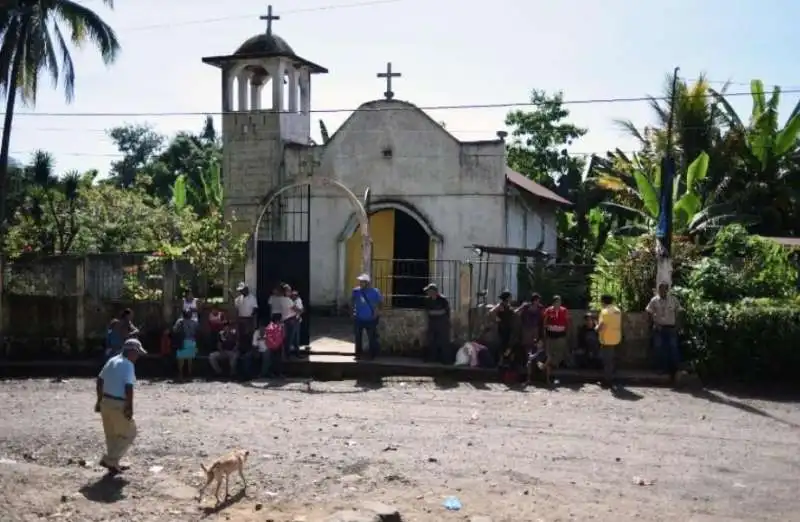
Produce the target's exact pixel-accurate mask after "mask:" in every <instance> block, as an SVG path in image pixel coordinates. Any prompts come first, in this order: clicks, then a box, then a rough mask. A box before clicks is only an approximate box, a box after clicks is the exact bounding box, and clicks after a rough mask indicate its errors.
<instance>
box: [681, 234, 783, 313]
mask: <svg viewBox="0 0 800 522" xmlns="http://www.w3.org/2000/svg"><path fill="white" fill-rule="evenodd" d="M796 283H797V269H796V268H795V265H794V263H793V262H792V260H791V256H790V253H789V252H788V251H787V250H786V249H784V248H783V247H781V246H780V245H778V244H777V243H775V242H774V241H770V240H769V239H764V238H762V237H759V236H752V235H750V234H748V233H747V231H746V230H745V229H744V228H742V227H741V226H739V225H731V226H728V227H725V228H724V229H722V230H721V231H720V232H719V234H717V237H716V239H715V241H714V249H713V252H712V254H711V256H710V257H707V258H705V259H703V260H702V261H700V262H699V263H697V264H696V265H695V266H694V268H693V269H692V270H691V272H690V274H689V277H688V278H687V280H686V286H687V287H688V288H690V289H692V290H693V291H694V292H696V293H697V295H698V296H699V297H702V298H704V299H706V300H709V301H718V302H724V303H729V302H733V301H737V300H739V299H742V298H744V297H763V298H778V299H780V298H786V297H790V296H792V295H794V293H795V286H796Z"/></svg>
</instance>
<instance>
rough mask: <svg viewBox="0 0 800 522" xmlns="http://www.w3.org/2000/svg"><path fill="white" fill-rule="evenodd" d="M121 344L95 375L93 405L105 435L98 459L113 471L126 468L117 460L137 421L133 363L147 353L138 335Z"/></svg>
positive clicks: (121, 454) (129, 440)
mask: <svg viewBox="0 0 800 522" xmlns="http://www.w3.org/2000/svg"><path fill="white" fill-rule="evenodd" d="M121 348H122V353H120V354H118V355H114V356H112V357H111V358H110V359H109V360H108V361H107V362H106V364H105V365H104V366H103V369H102V370H100V374H99V375H98V376H97V385H96V390H97V402H96V403H95V406H94V411H95V412H96V413H99V414H100V418H101V419H102V421H103V432H104V433H105V437H106V453H105V455H103V458H102V459H100V465H101V466H103V467H104V468H106V469H107V470H108V471H109V473H112V474H117V473H120V472H122V471H125V470H126V469H128V468H129V466H127V465H124V464H122V463H121V462H120V460H121V459H122V458H123V457H124V456H125V454H126V453H127V451H128V449H129V448H130V447H131V444H133V441H134V439H135V438H136V423H135V422H134V421H133V387H134V385H135V384H136V371H135V368H134V365H135V364H136V361H137V360H138V359H139V356H141V355H146V354H147V352H146V351H145V349H144V348H143V347H142V343H141V342H139V341H138V340H137V339H128V340H127V341H125V342H124V343H123V344H122V347H121Z"/></svg>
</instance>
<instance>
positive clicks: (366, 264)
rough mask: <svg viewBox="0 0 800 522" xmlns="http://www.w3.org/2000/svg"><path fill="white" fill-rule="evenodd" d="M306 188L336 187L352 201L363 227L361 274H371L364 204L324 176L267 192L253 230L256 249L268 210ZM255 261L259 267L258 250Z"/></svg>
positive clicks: (286, 183) (290, 181) (291, 181)
mask: <svg viewBox="0 0 800 522" xmlns="http://www.w3.org/2000/svg"><path fill="white" fill-rule="evenodd" d="M306 186H308V187H334V188H336V189H338V190H340V191H341V192H342V193H343V194H344V195H345V196H346V197H347V199H348V200H350V203H351V204H352V206H353V208H354V209H355V213H356V217H357V218H358V222H359V225H360V226H361V272H362V273H365V274H369V273H370V269H371V265H372V238H371V236H370V234H369V216H368V215H367V211H366V209H365V208H364V204H363V203H362V202H361V201H359V199H358V197H356V195H355V194H353V191H352V190H350V189H349V188H347V187H346V186H345V185H344V184H343V183H341V182H339V181H337V180H335V179H332V178H327V177H324V176H303V177H299V178H291V179H288V180H286V181H284V182H283V183H281V184H280V185H278V186H277V187H275V188H274V189H272V190H270V191H269V192H267V194H266V195H265V196H264V197H263V198H262V199H261V212H260V213H259V215H258V219H257V220H256V224H255V227H254V229H253V245H254V247H256V246H257V244H258V232H259V229H260V228H261V221H262V220H263V219H264V215H265V214H266V213H267V209H268V208H269V207H270V205H271V204H272V202H273V201H275V199H276V198H277V197H278V196H280V195H281V194H283V193H284V192H286V191H287V190H291V189H293V188H298V187H306ZM309 239H310V237H309ZM253 261H254V262H255V265H256V266H258V248H253Z"/></svg>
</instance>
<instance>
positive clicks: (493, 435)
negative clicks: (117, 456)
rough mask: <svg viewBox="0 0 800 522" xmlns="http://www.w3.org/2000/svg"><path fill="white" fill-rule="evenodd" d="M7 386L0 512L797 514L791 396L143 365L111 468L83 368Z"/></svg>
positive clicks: (551, 517)
mask: <svg viewBox="0 0 800 522" xmlns="http://www.w3.org/2000/svg"><path fill="white" fill-rule="evenodd" d="M0 400H2V410H0V520H2V521H4V522H15V521H29V520H62V521H80V522H100V521H105V520H109V521H110V520H125V521H151V520H152V521H161V522H163V521H175V522H179V521H190V520H209V521H213V520H230V521H239V520H241V521H260V522H265V521H270V520H271V521H273V522H283V521H287V522H293V521H298V522H302V521H305V522H314V521H317V520H319V521H326V520H339V521H346V520H351V521H356V520H365V521H369V520H380V518H379V517H378V518H376V517H374V516H373V515H369V516H366V515H367V514H368V513H370V511H369V510H367V509H364V507H363V506H364V503H365V502H373V501H377V502H382V503H384V504H388V505H390V506H393V507H394V508H396V509H397V510H398V511H399V512H400V514H401V515H402V517H403V520H405V521H449V520H459V521H470V520H474V521H489V520H490V521H492V522H499V521H506V520H507V521H525V522H537V521H539V520H541V521H556V520H561V521H566V520H575V521H587V520H595V521H606V520H607V521H614V522H619V521H627V520H637V521H661V520H664V521H667V520H669V521H675V520H687V521H688V520H691V521H703V522H706V521H736V520H741V521H748V522H753V521H758V520H775V521H782V522H785V521H789V520H800V495H798V485H800V405H799V404H798V403H789V402H785V403H778V402H765V401H754V400H744V399H736V398H732V397H728V396H725V395H723V394H721V393H714V392H704V393H703V394H698V395H697V396H692V395H688V394H681V393H677V392H673V391H669V390H660V389H631V390H627V391H625V392H623V393H618V394H617V396H614V395H613V394H611V393H610V392H608V391H605V390H601V389H600V388H599V387H597V386H594V385H589V386H584V387H582V388H580V389H566V388H564V389H559V390H556V391H547V390H539V389H534V390H529V391H525V392H520V391H514V390H509V389H507V388H505V387H504V386H501V385H480V386H477V385H470V384H458V385H456V384H451V385H447V383H438V384H437V383H435V382H432V381H416V380H414V381H409V380H405V381H404V380H400V379H398V380H392V381H385V382H384V383H383V385H382V386H381V387H360V386H358V385H357V384H356V383H353V382H338V383H317V382H315V383H312V384H311V386H310V391H309V387H307V386H306V385H305V384H304V383H301V382H288V383H271V384H269V385H268V384H267V383H254V384H253V385H251V386H246V385H242V384H236V383H218V382H195V383H189V384H172V383H166V382H152V383H151V382H140V384H139V386H138V389H137V403H136V421H137V424H138V427H139V432H140V435H139V438H138V439H137V440H136V443H135V445H134V447H133V449H132V451H131V454H130V455H129V457H130V462H131V464H132V466H133V467H132V468H131V470H129V471H128V472H126V473H125V474H124V476H123V477H124V478H120V479H117V480H109V479H107V478H103V473H102V470H101V469H100V468H98V467H97V466H96V464H95V463H96V461H97V459H98V458H99V456H100V454H101V452H102V449H103V447H102V430H101V427H100V421H99V417H98V416H97V415H96V414H95V413H94V412H93V405H94V393H93V382H92V381H89V380H68V381H62V382H52V381H47V380H23V381H5V382H0ZM236 447H242V448H246V449H249V450H250V452H251V458H250V461H249V463H248V466H247V469H246V476H247V479H248V483H249V487H248V488H247V492H246V495H245V496H242V495H241V494H239V492H240V483H239V481H238V479H234V480H232V481H231V493H232V494H233V495H234V496H233V498H232V501H231V502H228V503H226V504H224V505H223V506H221V507H220V508H219V509H217V508H215V507H214V503H213V502H212V500H211V499H208V500H205V501H204V502H203V503H198V502H197V500H196V498H195V497H196V495H197V487H198V486H199V485H200V484H201V481H202V478H201V476H200V468H199V463H200V462H202V461H209V460H211V458H213V457H215V456H218V455H220V454H222V453H224V452H226V451H228V450H230V449H232V448H236ZM448 496H455V497H457V498H458V499H459V500H460V502H461V504H462V507H461V509H460V510H458V511H447V510H446V509H445V508H444V507H443V506H442V502H443V500H444V499H445V498H446V497H448ZM342 510H344V511H346V512H347V513H348V515H347V516H345V515H343V514H342V513H339V515H337V517H338V518H329V517H331V516H332V514H333V513H336V512H341V511H342ZM373 511H374V510H373ZM481 516H483V517H489V518H480V517H481ZM348 517H349V518H348ZM358 517H362V518H358ZM365 517H366V518H365ZM387 520H388V519H387Z"/></svg>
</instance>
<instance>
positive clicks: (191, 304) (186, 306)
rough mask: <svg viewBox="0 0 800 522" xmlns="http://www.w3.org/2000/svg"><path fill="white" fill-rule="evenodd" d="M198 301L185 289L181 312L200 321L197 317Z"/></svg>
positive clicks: (198, 316)
mask: <svg viewBox="0 0 800 522" xmlns="http://www.w3.org/2000/svg"><path fill="white" fill-rule="evenodd" d="M199 309H200V301H198V300H197V298H196V297H195V296H194V295H193V294H192V291H191V290H190V289H188V288H187V289H186V290H185V291H184V293H183V303H182V308H181V312H189V313H191V314H192V319H194V320H195V321H198V322H199V321H200V315H199Z"/></svg>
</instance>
